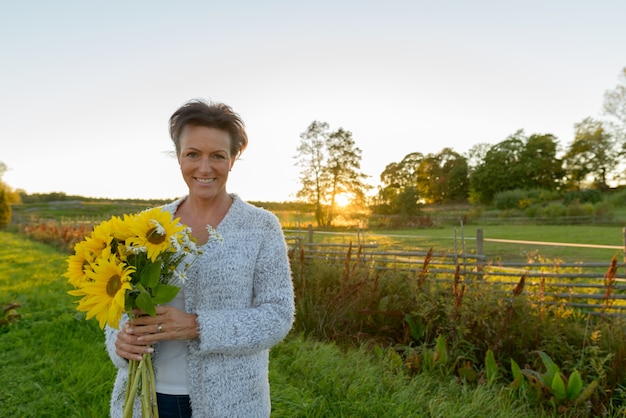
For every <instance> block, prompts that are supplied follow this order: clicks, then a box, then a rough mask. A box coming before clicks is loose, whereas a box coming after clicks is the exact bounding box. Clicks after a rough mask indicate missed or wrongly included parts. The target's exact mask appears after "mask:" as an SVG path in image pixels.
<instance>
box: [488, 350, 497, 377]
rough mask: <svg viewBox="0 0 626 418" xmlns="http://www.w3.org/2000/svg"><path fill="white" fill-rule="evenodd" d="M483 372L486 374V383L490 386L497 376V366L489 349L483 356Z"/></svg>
mask: <svg viewBox="0 0 626 418" xmlns="http://www.w3.org/2000/svg"><path fill="white" fill-rule="evenodd" d="M485 372H486V373H487V382H488V383H489V384H492V383H493V382H494V381H495V380H496V377H497V375H498V364H497V363H496V359H495V357H494V355H493V351H492V350H491V349H489V350H487V354H486V355H485Z"/></svg>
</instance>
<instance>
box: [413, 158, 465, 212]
mask: <svg viewBox="0 0 626 418" xmlns="http://www.w3.org/2000/svg"><path fill="white" fill-rule="evenodd" d="M417 185H418V190H419V194H420V196H422V198H423V199H424V200H425V201H426V202H428V203H449V202H455V201H462V200H465V199H466V198H467V193H468V187H469V182H468V166H467V160H466V159H465V157H463V156H461V155H460V154H458V153H456V152H454V151H453V150H452V149H451V148H444V149H443V150H441V151H440V152H439V153H437V154H429V155H427V156H426V157H425V158H423V159H422V161H421V163H420V164H419V167H418V171H417Z"/></svg>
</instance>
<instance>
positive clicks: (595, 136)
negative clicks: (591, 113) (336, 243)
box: [294, 67, 626, 226]
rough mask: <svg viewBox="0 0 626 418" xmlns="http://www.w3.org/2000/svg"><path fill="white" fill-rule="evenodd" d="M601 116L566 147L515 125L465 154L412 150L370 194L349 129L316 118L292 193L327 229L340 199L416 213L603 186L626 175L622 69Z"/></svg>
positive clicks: (581, 125) (581, 126)
mask: <svg viewBox="0 0 626 418" xmlns="http://www.w3.org/2000/svg"><path fill="white" fill-rule="evenodd" d="M603 115H604V118H603V119H595V118H592V117H587V118H584V119H583V120H582V121H580V122H578V123H576V124H575V125H574V127H575V134H574V138H573V140H572V141H571V142H570V143H569V144H568V145H567V146H566V147H565V149H564V150H561V147H560V144H559V142H558V139H557V138H556V137H555V136H554V135H552V134H549V133H548V134H545V133H532V134H530V135H527V134H526V133H525V132H524V131H523V130H518V131H517V132H515V133H513V134H512V135H510V136H509V137H507V138H505V139H504V140H502V141H501V142H499V143H497V144H495V145H491V144H488V143H479V144H476V145H474V146H472V147H471V148H470V150H469V151H468V152H467V153H466V154H459V153H457V152H455V151H454V150H453V149H451V148H444V149H442V150H441V151H440V152H438V153H431V154H426V155H425V154H423V153H421V152H419V151H415V152H411V153H409V154H407V155H406V156H405V157H404V158H403V159H402V160H401V161H399V162H392V163H389V164H388V165H387V166H386V167H385V169H384V170H383V172H382V173H381V174H380V178H379V180H380V182H379V185H378V186H377V190H376V191H375V194H374V195H373V196H370V197H369V198H368V197H367V196H368V191H370V190H371V189H372V188H373V187H372V186H371V185H369V184H368V183H367V182H366V179H367V177H368V176H367V175H365V174H364V173H363V172H362V171H361V155H362V151H361V149H360V148H359V147H358V146H357V145H356V142H355V140H354V138H353V137H352V133H351V132H350V131H347V130H345V129H343V128H339V129H337V130H335V131H331V130H330V127H329V125H328V123H326V122H320V121H313V122H312V123H311V124H310V125H309V126H308V128H307V129H306V130H305V131H304V132H303V133H301V134H300V143H299V146H298V148H297V154H296V155H295V157H294V158H296V160H297V162H296V164H297V166H298V167H299V168H300V179H299V181H300V185H301V188H300V190H299V191H298V193H297V195H296V196H297V198H299V199H302V200H303V201H305V202H307V203H309V204H311V205H313V206H314V207H315V217H316V221H317V223H318V224H319V225H320V226H331V225H332V221H333V219H334V218H335V216H336V214H337V210H338V198H339V197H340V196H349V198H350V200H351V202H352V203H353V204H354V205H355V206H363V205H366V206H368V207H369V209H370V210H371V211H372V212H373V213H376V214H393V215H406V216H413V215H417V214H418V213H419V206H420V204H422V203H427V204H442V203H456V202H469V203H474V204H483V205H490V204H491V203H492V202H493V200H494V197H495V196H496V195H497V194H498V193H501V192H506V191H510V190H517V189H521V190H534V189H541V190H546V191H551V192H566V191H571V190H583V189H596V190H604V189H608V188H609V187H610V186H611V185H614V186H615V185H621V184H622V183H623V181H624V179H625V178H626V170H625V165H624V163H623V161H622V160H623V157H624V156H625V155H626V67H625V68H624V69H623V70H622V72H621V74H620V77H619V83H618V85H617V86H616V87H615V88H614V89H611V90H607V91H606V92H605V94H604V103H603Z"/></svg>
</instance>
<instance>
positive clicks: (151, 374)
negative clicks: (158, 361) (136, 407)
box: [146, 355, 159, 418]
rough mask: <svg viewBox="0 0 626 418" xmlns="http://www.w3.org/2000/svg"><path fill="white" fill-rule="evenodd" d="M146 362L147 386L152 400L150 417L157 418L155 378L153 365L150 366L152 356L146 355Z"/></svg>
mask: <svg viewBox="0 0 626 418" xmlns="http://www.w3.org/2000/svg"><path fill="white" fill-rule="evenodd" d="M146 360H147V362H148V367H147V369H148V373H149V386H150V389H151V393H150V395H151V400H152V402H151V405H152V415H153V416H154V417H157V418H158V416H159V408H158V406H157V400H156V399H157V396H156V378H155V376H154V365H153V364H152V356H151V355H148V356H147V359H146Z"/></svg>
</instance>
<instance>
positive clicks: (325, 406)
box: [0, 232, 549, 418]
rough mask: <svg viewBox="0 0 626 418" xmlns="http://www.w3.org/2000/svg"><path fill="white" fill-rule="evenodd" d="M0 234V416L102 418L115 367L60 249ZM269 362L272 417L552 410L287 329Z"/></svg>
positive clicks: (387, 353)
mask: <svg viewBox="0 0 626 418" xmlns="http://www.w3.org/2000/svg"><path fill="white" fill-rule="evenodd" d="M0 239H1V240H2V242H3V244H6V245H3V246H2V248H0V294H4V295H7V297H9V298H10V299H11V300H16V301H17V302H19V303H21V304H22V309H21V312H22V318H21V320H20V321H13V322H11V323H10V324H9V325H8V326H6V327H3V328H0V370H2V376H3V384H4V389H3V390H2V391H0V405H2V408H0V417H2V418H9V417H17V416H19V417H40V416H51V417H66V416H71V417H103V416H108V410H109V399H110V396H111V388H112V387H113V381H114V378H115V372H116V369H115V367H114V366H113V365H112V363H111V361H110V360H109V359H108V357H107V354H106V351H105V350H104V348H103V343H104V336H103V334H102V332H101V331H100V329H99V328H98V326H97V324H95V323H94V322H91V321H83V320H81V318H80V315H79V314H77V313H76V311H75V310H74V309H73V307H72V302H71V298H70V296H68V295H67V293H66V291H67V287H66V285H65V281H64V280H60V279H59V274H60V272H61V271H62V270H63V268H64V264H65V262H64V259H65V257H66V254H65V253H60V252H59V251H58V250H56V249H54V248H51V247H49V246H46V245H43V244H40V243H36V242H33V241H29V240H27V239H24V238H22V237H20V236H19V235H14V234H9V233H6V232H0ZM40 260H46V262H45V263H41V262H40ZM14 277H19V278H20V280H19V281H16V280H12V278H14ZM17 302H16V303H17ZM42 353H43V354H42ZM44 354H45V355H44ZM85 359H89V361H85ZM269 367H270V375H269V378H270V383H271V387H272V416H273V417H302V418H304V417H315V416H317V417H324V416H329V417H330V416H355V417H356V416H378V417H389V418H392V417H398V416H402V417H420V416H424V414H425V413H427V414H429V415H430V416H440V417H444V416H445V417H468V416H515V417H522V418H531V417H541V416H544V417H547V416H549V415H546V414H544V413H542V412H541V411H540V410H536V409H533V408H532V407H531V406H529V405H526V404H524V403H520V402H519V401H517V400H516V399H514V398H512V397H511V396H510V393H509V391H508V390H507V389H506V388H505V387H486V386H478V387H474V388H468V387H466V386H465V385H462V384H459V383H458V382H455V381H452V380H448V379H442V378H441V376H440V375H429V374H427V373H421V374H419V375H415V376H414V377H412V378H410V377H409V376H408V374H407V373H405V366H404V364H403V362H402V358H401V357H400V356H399V355H398V354H397V353H395V352H394V351H392V350H387V349H383V348H381V349H377V350H372V349H371V347H369V346H367V345H363V346H361V347H359V348H350V349H348V348H341V347H339V346H337V345H336V344H332V343H327V342H320V341H314V340H312V339H308V338H304V337H303V336H302V335H300V334H297V333H294V334H292V335H291V336H289V337H288V338H287V339H286V340H285V341H284V342H282V343H280V344H278V345H276V346H275V347H274V348H273V349H272V350H271V351H270V366H269Z"/></svg>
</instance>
